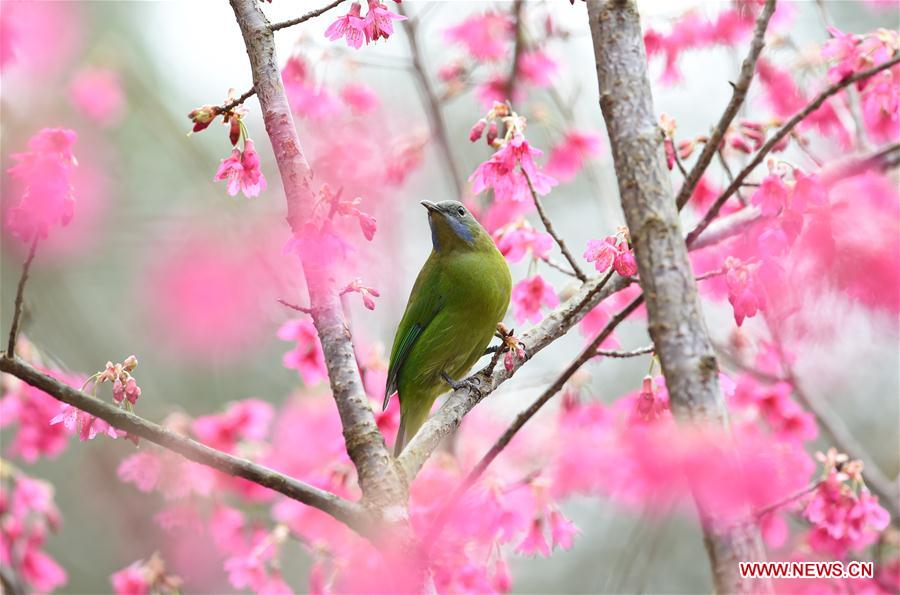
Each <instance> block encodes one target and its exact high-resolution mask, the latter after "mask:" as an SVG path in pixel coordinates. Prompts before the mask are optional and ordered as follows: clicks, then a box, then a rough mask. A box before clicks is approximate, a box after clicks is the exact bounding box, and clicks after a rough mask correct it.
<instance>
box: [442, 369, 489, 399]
mask: <svg viewBox="0 0 900 595" xmlns="http://www.w3.org/2000/svg"><path fill="white" fill-rule="evenodd" d="M441 378H443V379H444V382H446V383H447V384H449V385H450V388H452V389H453V390H459V389H461V388H468V389H469V390H472V391H475V392H476V393H478V394H481V383H480V382H479V381H478V379H476V378H475V377H474V376H469V377H467V378H463V379H462V380H454V379H452V378H450V375H449V374H447V373H446V372H441Z"/></svg>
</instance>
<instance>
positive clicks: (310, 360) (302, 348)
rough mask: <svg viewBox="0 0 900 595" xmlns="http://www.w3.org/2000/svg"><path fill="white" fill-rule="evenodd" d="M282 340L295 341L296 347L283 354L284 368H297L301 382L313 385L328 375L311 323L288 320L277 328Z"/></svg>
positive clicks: (317, 336) (300, 320) (320, 346)
mask: <svg viewBox="0 0 900 595" xmlns="http://www.w3.org/2000/svg"><path fill="white" fill-rule="evenodd" d="M278 338H279V339H281V340H282V341H296V342H297V347H296V348H295V349H293V350H292V351H289V352H287V353H285V354H284V358H283V360H282V361H283V363H284V367H285V368H290V369H294V370H297V371H298V372H299V373H300V378H302V379H303V383H304V384H307V385H313V384H316V383H317V382H320V381H321V380H324V379H325V378H327V377H328V373H327V371H326V370H325V354H324V353H323V352H322V345H321V344H320V343H319V335H318V333H317V332H316V328H315V326H313V323H312V322H310V321H309V320H307V319H302V318H300V319H296V320H289V321H287V322H285V323H284V324H283V325H281V328H280V329H278Z"/></svg>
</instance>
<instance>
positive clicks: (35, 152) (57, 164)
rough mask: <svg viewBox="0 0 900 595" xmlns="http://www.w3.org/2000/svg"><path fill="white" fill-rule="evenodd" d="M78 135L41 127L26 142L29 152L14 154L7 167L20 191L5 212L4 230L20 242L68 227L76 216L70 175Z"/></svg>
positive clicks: (59, 129)
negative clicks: (53, 227)
mask: <svg viewBox="0 0 900 595" xmlns="http://www.w3.org/2000/svg"><path fill="white" fill-rule="evenodd" d="M77 138H78V137H77V135H76V134H75V132H74V131H73V130H69V129H67V128H44V129H42V130H41V131H39V132H38V133H37V134H35V135H34V136H32V137H31V138H30V139H29V140H28V149H29V150H28V151H27V152H25V153H13V154H12V158H13V160H15V161H16V162H17V163H16V164H15V165H13V166H12V167H10V168H9V170H8V171H9V173H10V175H11V176H12V177H13V179H14V180H16V181H18V182H19V183H21V185H22V188H23V191H22V195H21V197H20V198H19V201H18V203H17V204H16V205H15V206H13V207H11V208H10V209H9V210H8V211H7V212H6V227H7V228H8V229H9V230H10V231H11V232H12V234H13V235H14V236H15V237H16V238H18V239H19V240H21V241H22V242H30V241H31V240H32V238H46V237H47V234H48V233H49V231H50V228H51V226H53V225H54V224H59V225H62V226H65V225H68V223H69V221H71V220H72V216H73V215H74V213H75V199H74V198H73V196H72V185H71V176H72V170H73V168H74V167H75V165H76V163H77V162H76V161H75V156H74V155H73V154H72V147H73V146H74V144H75V142H76V140H77Z"/></svg>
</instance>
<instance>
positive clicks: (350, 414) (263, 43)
mask: <svg viewBox="0 0 900 595" xmlns="http://www.w3.org/2000/svg"><path fill="white" fill-rule="evenodd" d="M231 6H232V8H233V9H234V14H235V17H236V18H237V21H238V25H240V28H241V33H242V34H243V37H244V43H245V45H246V46H247V55H248V56H249V58H250V66H251V69H252V70H253V86H254V88H255V89H256V94H257V96H258V97H259V104H260V108H261V109H262V114H263V120H264V121H265V124H266V132H267V133H268V135H269V139H270V140H271V142H272V149H273V151H274V153H275V160H276V162H277V163H278V170H279V173H280V174H281V181H282V184H283V186H284V191H285V196H286V199H287V210H288V217H287V219H288V223H289V224H290V226H291V230H292V231H293V232H294V234H295V235H296V236H299V237H303V236H302V234H304V233H308V231H307V230H305V229H304V223H305V222H306V219H307V216H308V214H309V212H310V210H311V208H312V205H313V204H314V201H315V188H314V186H313V174H312V171H311V170H310V167H309V164H308V163H307V161H306V158H305V157H304V155H303V151H302V148H301V145H300V138H299V137H298V136H297V130H296V128H295V127H294V120H293V117H292V115H291V110H290V107H289V106H288V101H287V97H286V96H285V93H284V86H283V84H282V81H281V74H280V72H279V70H278V61H277V58H276V56H275V39H274V35H273V33H272V28H271V27H270V25H269V23H268V21H267V20H266V17H265V15H264V14H263V13H262V10H260V8H259V6H258V2H257V0H231ZM317 256H318V255H311V254H304V255H302V256H301V258H302V260H303V269H304V272H305V274H306V280H307V286H308V287H309V299H310V302H309V303H310V308H311V310H312V315H313V322H314V324H315V326H316V330H317V331H318V334H319V339H320V341H321V343H322V350H323V352H324V354H325V365H326V368H327V369H328V378H329V381H330V384H331V391H332V394H333V396H334V400H335V402H336V404H337V408H338V412H339V413H340V417H341V424H342V426H343V429H344V441H345V443H346V445H347V453H348V454H349V455H350V459H351V460H352V461H353V464H354V465H355V466H356V470H357V474H358V475H359V483H360V487H361V488H362V490H363V494H364V498H365V500H366V501H367V503H370V504H372V505H373V506H374V508H377V509H382V510H383V509H384V508H386V507H387V506H393V505H399V506H405V504H406V496H407V494H406V484H405V482H404V481H403V480H402V478H401V476H400V473H399V472H398V470H397V468H396V466H395V465H394V461H393V458H392V457H391V455H390V453H388V451H387V448H386V447H385V444H384V438H383V437H382V435H381V432H380V431H379V430H378V426H377V424H376V423H375V416H374V415H373V413H372V409H371V407H370V405H369V400H368V397H366V393H365V391H364V390H363V386H362V381H361V379H360V375H359V368H358V367H357V364H356V357H355V354H354V351H353V343H352V340H351V336H350V330H349V328H348V325H347V323H346V321H345V320H344V316H343V313H342V309H341V304H340V299H339V298H338V294H337V291H336V289H335V281H334V279H333V278H332V277H331V273H332V270H331V268H330V267H329V266H328V263H327V262H326V261H325V260H324V259H321V258H318V257H317Z"/></svg>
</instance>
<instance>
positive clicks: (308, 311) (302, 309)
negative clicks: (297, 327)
mask: <svg viewBox="0 0 900 595" xmlns="http://www.w3.org/2000/svg"><path fill="white" fill-rule="evenodd" d="M278 303H279V304H281V305H282V306H287V307H288V308H290V309H291V310H296V311H297V312H303V313H304V314H312V308H306V307H304V306H298V305H297V304H292V303H290V302H286V301H284V300H281V299H280V300H278Z"/></svg>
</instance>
